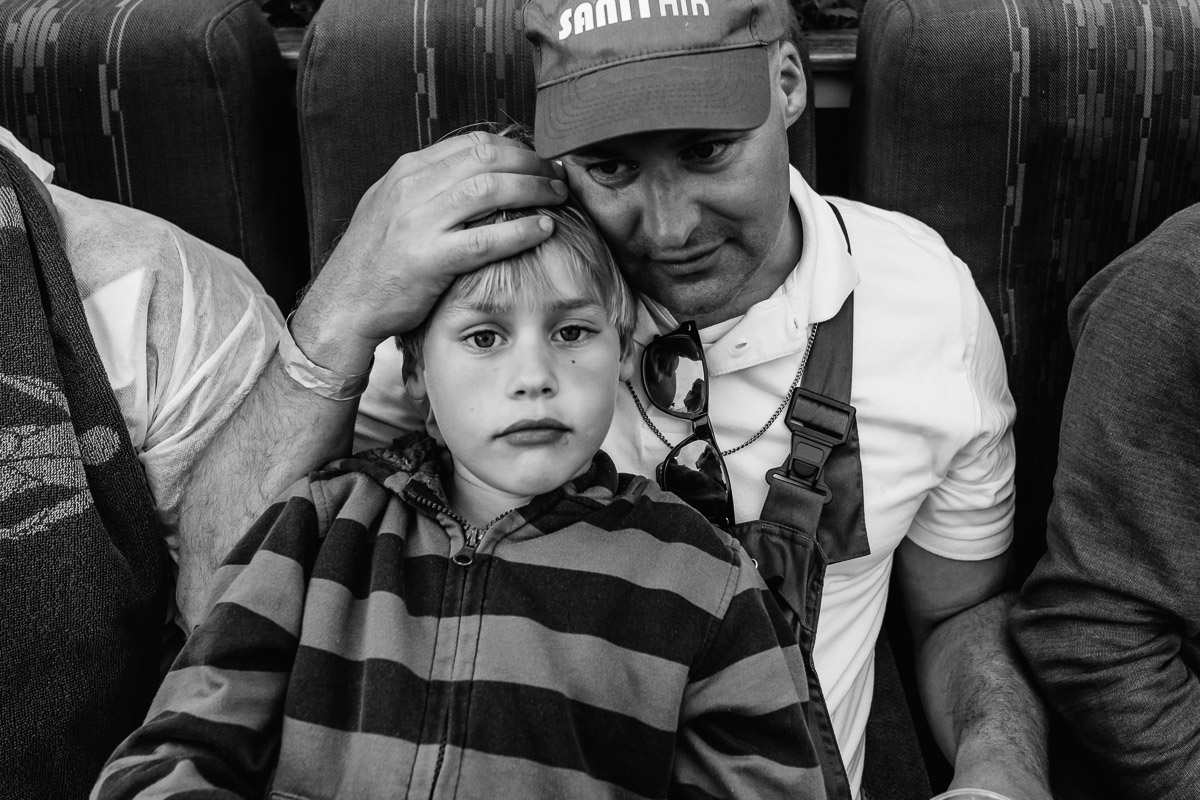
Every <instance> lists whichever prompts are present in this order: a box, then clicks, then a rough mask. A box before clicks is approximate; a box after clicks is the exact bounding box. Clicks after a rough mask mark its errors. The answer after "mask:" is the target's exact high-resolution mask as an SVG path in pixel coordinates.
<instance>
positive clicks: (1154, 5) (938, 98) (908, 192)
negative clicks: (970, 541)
mask: <svg viewBox="0 0 1200 800" xmlns="http://www.w3.org/2000/svg"><path fill="white" fill-rule="evenodd" d="M858 53H859V61H858V64H857V73H856V80H855V86H854V96H853V109H852V123H851V124H852V129H853V131H854V136H855V143H854V145H853V150H854V157H853V164H854V168H853V170H854V171H853V174H852V179H851V185H852V194H854V196H855V197H856V198H857V199H862V200H865V201H867V202H869V203H872V204H875V205H878V206H882V207H884V208H889V209H895V210H898V211H902V212H904V213H907V214H910V215H912V216H913V217H916V218H917V219H919V220H921V221H922V222H925V223H926V224H928V225H930V226H931V227H932V228H934V229H935V230H937V231H938V232H939V233H940V234H942V236H944V237H945V239H946V241H947V242H948V243H949V245H950V247H951V249H952V250H953V251H954V252H955V253H956V254H958V255H959V256H960V257H961V258H962V259H963V260H964V261H966V263H967V264H968V266H970V268H971V270H972V272H973V274H974V276H975V281H976V283H977V285H978V286H979V289H980V291H981V292H982V294H983V297H984V299H985V300H986V302H987V305H988V308H989V309H990V310H991V312H992V315H993V317H994V318H995V322H996V326H997V328H998V330H999V331H1000V335H1001V337H1002V339H1003V343H1004V348H1005V351H1006V354H1007V357H1008V360H1009V382H1010V385H1011V387H1012V391H1013V395H1014V397H1015V399H1016V402H1017V409H1018V410H1017V415H1018V419H1017V425H1016V439H1017V453H1018V462H1017V463H1018V466H1017V532H1018V537H1017V554H1018V561H1019V566H1021V567H1023V568H1024V569H1025V570H1028V569H1029V568H1031V567H1032V565H1033V563H1034V561H1035V560H1036V559H1037V557H1038V556H1039V555H1040V553H1041V552H1042V550H1043V549H1044V535H1045V521H1046V511H1047V509H1048V507H1049V503H1050V498H1051V495H1052V481H1053V476H1054V468H1055V461H1056V458H1057V452H1058V428H1059V423H1060V420H1061V408H1062V401H1063V396H1064V394H1065V391H1066V386H1067V381H1068V378H1069V376H1070V369H1071V362H1072V349H1071V345H1070V340H1069V338H1068V335H1067V330H1066V309H1067V305H1068V303H1069V302H1070V301H1071V299H1072V298H1073V297H1074V295H1075V293H1076V292H1077V291H1078V290H1079V288H1080V287H1081V286H1082V285H1083V283H1084V282H1086V281H1087V279H1088V278H1089V277H1091V276H1092V275H1093V274H1094V273H1095V272H1096V271H1097V270H1099V269H1100V268H1101V267H1103V266H1104V265H1105V264H1107V263H1108V262H1109V261H1110V260H1112V259H1113V258H1114V257H1115V256H1117V255H1118V254H1119V253H1121V252H1123V251H1124V250H1126V249H1127V248H1128V247H1129V246H1130V245H1132V244H1133V243H1135V242H1137V241H1138V240H1139V239H1141V238H1142V237H1143V236H1145V235H1146V234H1147V233H1149V232H1150V231H1151V230H1153V229H1154V228H1155V227H1156V226H1157V225H1158V224H1159V223H1160V222H1161V221H1162V220H1163V219H1165V218H1166V217H1167V216H1169V215H1170V214H1171V213H1173V212H1174V211H1177V210H1179V209H1180V208H1183V207H1184V206H1186V205H1188V204H1190V203H1193V202H1196V201H1197V200H1200V104H1198V103H1197V100H1196V98H1197V97H1198V96H1200V0H1111V2H1108V1H1106V2H1099V0H871V2H870V3H868V4H867V5H866V13H865V15H864V17H863V20H862V27H861V29H860V32H859V44H858Z"/></svg>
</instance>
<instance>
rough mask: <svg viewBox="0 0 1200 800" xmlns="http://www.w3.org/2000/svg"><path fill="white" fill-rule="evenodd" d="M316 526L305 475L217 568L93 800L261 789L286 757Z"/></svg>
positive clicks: (258, 793) (259, 792)
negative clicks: (204, 611) (191, 627)
mask: <svg viewBox="0 0 1200 800" xmlns="http://www.w3.org/2000/svg"><path fill="white" fill-rule="evenodd" d="M316 529H317V514H316V510H315V508H314V505H313V502H312V497H311V494H310V493H309V491H308V484H307V483H305V482H301V483H300V484H297V486H296V487H294V488H293V490H292V496H291V497H290V499H288V500H287V501H286V502H280V503H277V504H275V505H273V506H272V507H271V508H270V509H268V511H267V512H266V513H265V514H264V515H263V517H262V518H260V519H259V521H258V522H257V523H255V525H254V526H253V527H252V528H251V530H250V531H249V532H248V533H247V534H246V536H245V537H244V538H243V539H242V541H241V542H240V543H239V544H238V545H237V546H236V547H235V548H234V551H233V552H232V553H231V554H230V556H229V558H228V559H227V560H226V562H225V564H224V565H223V566H222V567H221V568H220V569H219V570H218V571H217V573H216V576H215V579H214V588H213V598H214V603H213V606H212V609H211V610H210V612H209V614H208V616H207V617H206V618H205V619H204V620H203V622H201V624H200V625H199V626H198V627H197V628H196V630H195V631H194V632H193V633H192V635H191V637H189V638H188V641H187V644H186V645H185V646H184V648H183V650H182V651H181V652H180V654H179V657H178V658H177V659H176V661H175V663H174V664H173V665H172V667H171V670H170V672H168V673H167V676H166V677H165V678H164V680H163V683H162V685H161V686H160V687H159V690H158V693H157V695H156V696H155V698H154V702H153V703H152V705H151V707H150V711H149V712H148V713H147V715H146V721H145V722H144V723H143V724H142V726H141V727H140V728H138V729H137V730H136V731H134V732H133V733H132V734H130V736H129V737H128V738H127V739H126V740H125V741H124V742H122V743H121V745H120V746H119V747H118V748H117V749H116V751H115V752H114V753H113V755H112V757H111V758H110V759H109V761H108V763H107V764H106V765H105V767H104V769H103V770H102V771H101V774H100V777H99V779H98V781H97V783H96V786H95V788H93V790H92V795H91V797H92V800H134V799H135V798H155V799H156V800H159V799H161V798H173V797H178V798H184V797H199V796H203V797H206V798H213V800H222V799H223V798H228V800H235V799H237V798H246V797H262V796H263V793H264V791H265V787H266V784H267V781H268V780H269V778H270V775H271V772H272V770H273V768H274V764H275V761H276V759H277V756H278V749H279V740H280V729H281V725H282V718H283V711H284V701H285V696H286V691H287V685H288V681H289V678H290V675H291V668H292V664H293V663H294V661H295V657H296V652H297V649H298V646H299V637H300V627H301V620H302V618H303V612H304V600H305V589H306V586H307V581H306V578H305V571H306V567H308V568H311V562H312V559H313V558H314V556H315V552H316V549H317V547H318V546H319V537H318V535H317V534H316V533H315V531H316Z"/></svg>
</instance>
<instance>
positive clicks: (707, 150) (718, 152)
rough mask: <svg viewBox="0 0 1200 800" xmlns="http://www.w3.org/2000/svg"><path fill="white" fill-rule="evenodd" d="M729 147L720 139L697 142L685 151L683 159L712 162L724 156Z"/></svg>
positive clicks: (727, 143)
mask: <svg viewBox="0 0 1200 800" xmlns="http://www.w3.org/2000/svg"><path fill="white" fill-rule="evenodd" d="M729 145H730V143H729V142H727V141H724V140H721V139H714V140H712V141H707V142H697V143H696V144H694V145H692V146H691V147H689V148H688V149H687V153H686V154H685V157H686V158H688V159H690V160H693V161H712V160H714V159H718V158H720V157H721V156H722V155H724V154H725V152H726V151H727V150H728V149H729Z"/></svg>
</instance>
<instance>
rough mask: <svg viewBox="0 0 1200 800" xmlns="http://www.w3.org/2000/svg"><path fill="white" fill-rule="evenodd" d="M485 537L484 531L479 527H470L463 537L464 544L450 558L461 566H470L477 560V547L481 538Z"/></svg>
mask: <svg viewBox="0 0 1200 800" xmlns="http://www.w3.org/2000/svg"><path fill="white" fill-rule="evenodd" d="M481 538H483V531H481V530H479V529H478V528H474V527H469V526H468V528H467V532H466V534H465V536H464V537H463V539H464V541H463V546H462V547H461V548H459V550H458V552H457V553H455V554H454V555H453V556H451V557H450V560H451V561H453V562H454V563H455V564H458V565H459V566H460V567H469V566H471V563H472V562H474V561H475V548H476V547H478V546H479V540H480V539H481Z"/></svg>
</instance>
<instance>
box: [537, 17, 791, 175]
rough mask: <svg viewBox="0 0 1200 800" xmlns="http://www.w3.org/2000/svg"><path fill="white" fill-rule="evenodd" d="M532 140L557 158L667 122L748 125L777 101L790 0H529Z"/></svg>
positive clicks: (678, 126)
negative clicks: (774, 84) (778, 51)
mask: <svg viewBox="0 0 1200 800" xmlns="http://www.w3.org/2000/svg"><path fill="white" fill-rule="evenodd" d="M524 16H525V35H526V37H528V39H529V40H530V42H532V44H533V48H534V71H535V73H536V75H537V112H536V115H535V122H534V129H533V130H534V148H535V149H536V150H537V153H538V155H540V156H542V157H543V158H555V157H557V156H561V155H563V154H564V153H569V152H571V151H573V150H578V149H580V148H582V147H587V146H589V145H592V144H595V143H597V142H602V141H604V140H606V139H612V138H615V137H617V136H625V135H628V134H631V133H643V132H649V131H662V130H690V129H697V130H706V129H707V130H749V129H751V128H757V127H758V126H759V125H761V124H762V123H763V122H764V121H765V120H766V118H767V114H768V113H769V111H770V108H771V81H770V74H771V73H770V58H769V51H768V46H769V45H770V44H772V43H774V42H776V41H778V40H780V39H782V38H783V36H784V34H785V33H786V32H787V26H788V6H787V0H529V2H528V3H526V4H525V11H524Z"/></svg>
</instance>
